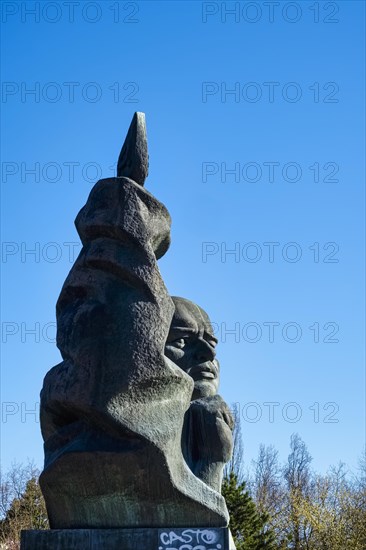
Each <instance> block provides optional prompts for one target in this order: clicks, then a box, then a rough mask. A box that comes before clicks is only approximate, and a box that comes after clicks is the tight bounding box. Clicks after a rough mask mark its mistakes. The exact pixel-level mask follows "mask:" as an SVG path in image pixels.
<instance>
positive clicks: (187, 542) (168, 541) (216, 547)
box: [158, 529, 225, 550]
mask: <svg viewBox="0 0 366 550" xmlns="http://www.w3.org/2000/svg"><path fill="white" fill-rule="evenodd" d="M158 550H225V549H224V544H223V534H222V531H221V530H215V529H175V530H174V531H167V530H165V531H159V547H158Z"/></svg>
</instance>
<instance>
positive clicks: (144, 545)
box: [20, 527, 235, 550]
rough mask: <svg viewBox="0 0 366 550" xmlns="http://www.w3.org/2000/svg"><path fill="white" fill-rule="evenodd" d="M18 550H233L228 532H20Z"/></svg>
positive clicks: (149, 530)
mask: <svg viewBox="0 0 366 550" xmlns="http://www.w3.org/2000/svg"><path fill="white" fill-rule="evenodd" d="M20 548H21V550H181V549H184V550H235V545H234V542H233V540H232V537H231V533H230V531H229V529H227V528H204V527H203V528H199V529H198V528H196V527H195V528H192V529H190V528H189V527H187V528H184V529H181V528H174V527H172V528H169V527H166V528H165V529H148V528H146V529H51V530H49V531H48V530H47V531H46V530H45V531H22V534H21V544H20Z"/></svg>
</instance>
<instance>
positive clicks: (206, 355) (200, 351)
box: [195, 338, 216, 361]
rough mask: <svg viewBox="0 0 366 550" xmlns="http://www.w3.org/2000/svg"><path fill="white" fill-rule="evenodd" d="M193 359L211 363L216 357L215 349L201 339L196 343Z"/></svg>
mask: <svg viewBox="0 0 366 550" xmlns="http://www.w3.org/2000/svg"><path fill="white" fill-rule="evenodd" d="M195 357H196V359H198V361H213V360H214V359H215V357H216V351H215V349H214V348H213V347H212V346H210V344H209V343H208V342H206V341H205V340H202V339H201V338H200V339H199V340H198V342H197V347H196V351H195Z"/></svg>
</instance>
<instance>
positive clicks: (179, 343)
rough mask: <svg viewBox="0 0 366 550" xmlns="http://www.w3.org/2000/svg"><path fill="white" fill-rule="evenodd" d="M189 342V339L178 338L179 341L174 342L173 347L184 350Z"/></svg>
mask: <svg viewBox="0 0 366 550" xmlns="http://www.w3.org/2000/svg"><path fill="white" fill-rule="evenodd" d="M187 342H188V338H177V340H173V342H171V343H172V344H173V346H176V347H177V348H184V346H185V345H186V343H187Z"/></svg>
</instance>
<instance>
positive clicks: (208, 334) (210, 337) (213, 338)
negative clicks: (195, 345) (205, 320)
mask: <svg viewBox="0 0 366 550" xmlns="http://www.w3.org/2000/svg"><path fill="white" fill-rule="evenodd" d="M204 336H205V338H206V340H213V341H214V342H215V344H218V343H219V341H218V339H217V338H216V336H214V335H213V334H211V333H210V332H206V331H205V332H204Z"/></svg>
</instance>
